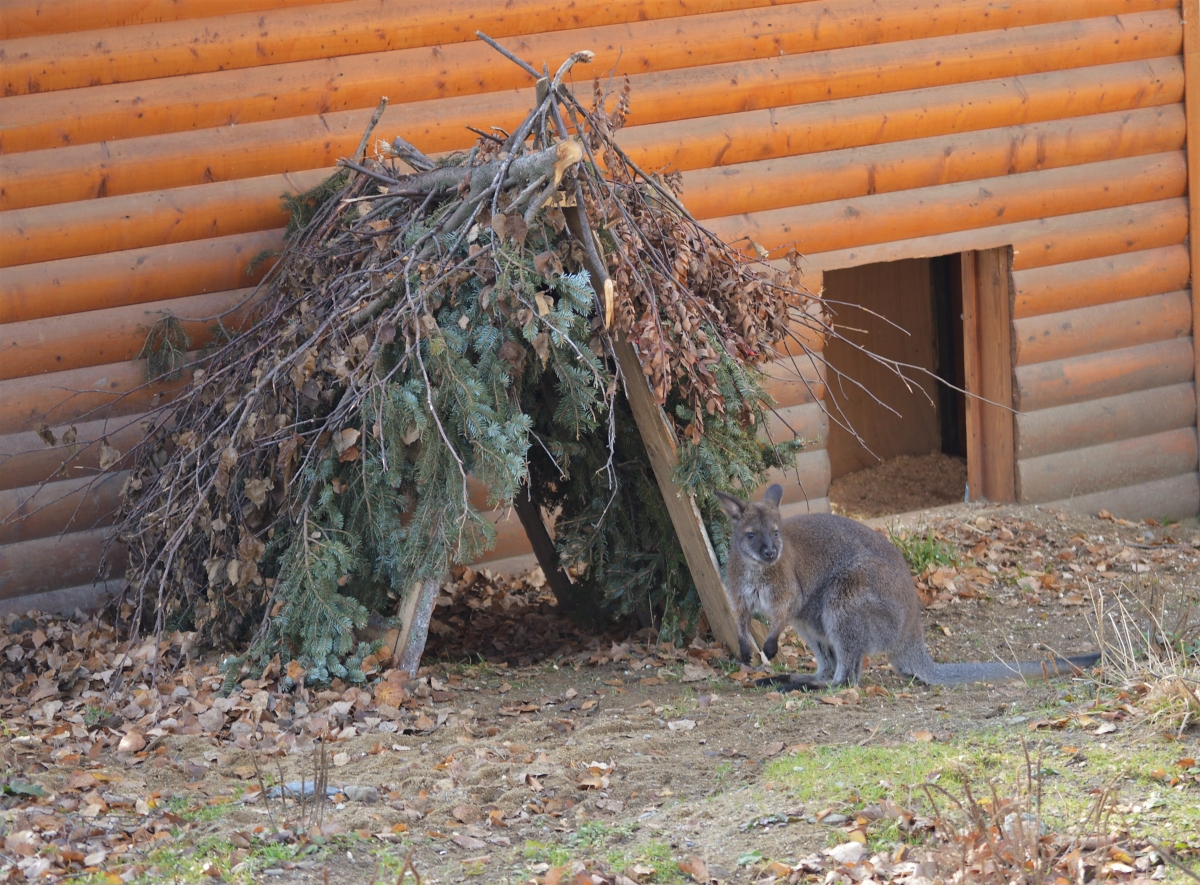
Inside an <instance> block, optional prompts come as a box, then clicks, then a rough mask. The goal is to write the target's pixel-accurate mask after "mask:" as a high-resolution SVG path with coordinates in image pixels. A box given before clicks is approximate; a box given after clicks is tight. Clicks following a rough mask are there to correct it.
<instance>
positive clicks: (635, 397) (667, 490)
mask: <svg viewBox="0 0 1200 885" xmlns="http://www.w3.org/2000/svg"><path fill="white" fill-rule="evenodd" d="M564 214H565V215H566V217H567V226H568V228H569V229H570V231H571V233H572V234H573V235H574V236H575V238H576V239H577V240H579V241H580V242H581V243H584V248H585V250H586V256H587V257H586V260H585V265H586V267H587V270H588V274H589V276H590V277H591V279H592V285H593V287H594V289H595V291H596V292H597V293H599V292H603V291H604V290H605V288H607V287H611V286H612V285H613V282H612V279H611V278H610V277H609V275H608V273H607V271H606V269H605V268H604V266H603V264H601V263H600V261H601V260H602V259H600V256H598V255H594V254H593V253H594V252H595V249H594V248H593V247H592V245H591V242H590V241H591V238H592V236H593V234H592V232H591V229H590V228H589V227H588V226H587V219H586V216H585V215H584V214H583V211H582V210H581V209H580V208H579V207H578V206H570V207H567V208H566V209H564ZM613 350H614V352H615V354H616V357H617V366H618V368H619V369H620V371H621V376H622V379H623V381H624V387H625V398H626V399H627V400H628V401H629V408H630V411H632V412H633V419H634V421H635V422H636V423H637V427H638V433H639V434H640V435H641V438H642V444H643V445H644V446H645V447H646V455H647V457H649V459H650V466H651V468H652V469H653V470H654V478H655V480H656V481H657V482H658V488H659V490H660V491H661V492H662V496H663V501H664V502H665V504H666V506H667V512H668V513H669V514H670V516H671V524H672V525H673V526H674V527H675V534H676V535H677V536H678V538H679V545H680V547H682V548H683V555H684V558H685V559H686V560H687V564H688V571H690V572H691V574H692V581H693V582H694V583H695V585H696V592H697V593H698V594H699V595H700V605H701V606H702V607H703V609H704V615H705V617H706V618H707V619H708V624H709V626H710V627H711V628H712V631H713V634H714V635H715V636H716V637H717V639H718V640H720V641H721V642H722V643H724V645H725V647H726V648H728V649H729V650H730V651H731V652H733V653H734V654H735V655H736V654H737V651H738V647H739V642H738V625H737V616H736V615H735V614H734V610H733V603H732V601H731V600H730V598H729V594H728V592H727V591H726V589H725V582H724V581H723V580H722V579H721V568H720V566H719V565H718V563H717V554H716V551H715V550H713V546H712V542H711V541H710V540H709V538H708V531H707V530H706V529H705V527H704V519H703V518H702V517H701V515H700V508H698V507H697V506H696V501H695V499H694V498H692V496H691V495H688V494H685V493H684V491H683V489H681V488H680V487H679V486H678V485H677V484H676V483H675V480H674V478H673V474H674V472H675V467H676V465H677V464H678V463H679V456H678V449H679V444H678V442H677V441H676V438H675V431H674V429H673V428H672V427H671V424H670V422H669V421H668V419H667V415H666V413H665V412H664V411H663V408H662V406H660V405H659V404H658V403H657V402H655V400H654V394H653V393H652V392H651V390H650V384H649V383H648V382H647V381H646V376H645V374H644V373H643V372H642V363H641V360H639V359H638V355H637V351H636V350H635V349H634V346H633V345H632V344H631V343H630V342H628V341H625V340H623V339H620V340H616V341H614V342H613ZM756 641H761V640H758V638H757V637H754V638H752V640H751V644H752V645H753V644H755V642H756ZM754 651H755V652H758V649H757V648H755V649H754Z"/></svg>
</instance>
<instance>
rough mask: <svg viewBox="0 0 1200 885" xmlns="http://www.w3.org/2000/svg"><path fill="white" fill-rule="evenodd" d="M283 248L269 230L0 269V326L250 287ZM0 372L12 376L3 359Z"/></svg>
mask: <svg viewBox="0 0 1200 885" xmlns="http://www.w3.org/2000/svg"><path fill="white" fill-rule="evenodd" d="M282 248H283V231H282V230H269V231H260V232H257V233H249V234H238V235H236V236H231V237H214V238H213V239H209V240H194V241H192V242H188V243H176V244H172V245H167V246H153V247H151V248H148V249H135V250H132V251H128V252H113V253H109V254H106V255H88V256H85V257H83V258H64V259H62V260H61V261H47V262H44V263H41V264H26V265H21V266H20V267H9V268H4V269H3V270H0V292H4V295H5V298H4V300H3V301H0V323H17V322H21V321H24V320H31V319H38V318H41V317H52V316H62V315H64V314H72V313H82V312H83V311H89V310H100V309H103V308H111V307H116V306H119V305H127V304H142V303H145V302H147V301H156V300H159V299H161V298H162V296H163V294H164V293H166V292H171V293H176V294H177V296H184V295H196V294H200V293H203V292H221V291H226V290H231V289H237V288H240V287H242V286H252V285H253V284H255V283H257V282H258V281H259V280H260V279H261V278H262V277H263V276H264V275H265V274H266V272H267V271H268V270H269V269H270V268H271V265H272V264H273V263H274V262H273V261H272V260H271V259H269V258H268V259H266V260H263V259H262V255H263V253H264V252H266V253H277V252H279V251H281V250H282ZM256 260H257V264H256V265H255V266H254V267H253V271H252V272H249V271H251V264H252V263H253V262H255V261H256ZM6 359H7V358H6ZM0 377H11V376H9V375H8V374H7V370H6V369H5V367H4V365H3V363H0Z"/></svg>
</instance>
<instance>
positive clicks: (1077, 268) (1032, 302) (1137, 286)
mask: <svg viewBox="0 0 1200 885" xmlns="http://www.w3.org/2000/svg"><path fill="white" fill-rule="evenodd" d="M1190 279H1191V262H1190V258H1189V255H1188V248H1187V247H1186V246H1184V245H1178V246H1162V247H1160V248H1158V249H1147V250H1145V251H1142V252H1126V253H1124V254H1123V255H1114V256H1108V257H1105V258H1092V259H1089V260H1087V261H1071V262H1067V263H1065V264H1055V265H1051V266H1049V267H1038V268H1032V269H1030V270H1022V271H1016V272H1014V273H1013V275H1012V284H1013V291H1014V295H1015V300H1014V301H1013V317H1014V318H1016V319H1021V318H1024V317H1033V316H1038V315H1040V314H1046V313H1057V312H1059V311H1063V310H1074V309H1076V308H1080V307H1090V306H1092V305H1096V304H1108V303H1111V302H1114V301H1125V300H1127V299H1130V298H1140V297H1142V296H1144V295H1157V294H1159V293H1162V292H1171V291H1173V290H1175V289H1183V288H1186V287H1187V285H1188V282H1189V280H1190Z"/></svg>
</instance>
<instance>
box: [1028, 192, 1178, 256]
mask: <svg viewBox="0 0 1200 885" xmlns="http://www.w3.org/2000/svg"><path fill="white" fill-rule="evenodd" d="M1034 224H1035V225H1036V226H1035V227H1030V228H1029V229H1028V230H1021V231H1015V230H1014V231H1013V232H1012V238H1011V240H1010V242H1011V243H1012V246H1013V271H1014V272H1015V271H1022V270H1029V269H1031V268H1035V267H1046V266H1048V265H1051V264H1065V263H1066V262H1069V261H1085V260H1087V259H1089V258H1101V257H1103V256H1107V255H1123V254H1126V253H1128V252H1139V251H1143V250H1146V249H1157V248H1159V247H1161V246H1173V245H1175V244H1177V243H1182V242H1183V241H1184V239H1185V238H1186V237H1187V200H1184V199H1178V198H1177V199H1173V200H1163V201H1162V202H1159V203H1145V204H1142V205H1136V206H1123V207H1121V208H1119V209H1107V210H1102V211H1100V212H1090V213H1086V214H1083V213H1081V214H1079V215H1071V216H1063V217H1060V218H1044V219H1039V220H1037V221H1036V222H1034Z"/></svg>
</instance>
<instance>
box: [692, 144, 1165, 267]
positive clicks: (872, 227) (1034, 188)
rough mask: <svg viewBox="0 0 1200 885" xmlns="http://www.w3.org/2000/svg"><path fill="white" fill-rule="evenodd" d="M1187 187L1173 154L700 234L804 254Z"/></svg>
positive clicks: (944, 188)
mask: <svg viewBox="0 0 1200 885" xmlns="http://www.w3.org/2000/svg"><path fill="white" fill-rule="evenodd" d="M1186 186H1187V163H1186V160H1185V158H1184V156H1183V154H1182V153H1178V152H1176V153H1169V154H1152V155H1150V156H1147V157H1132V158H1129V159H1123V160H1110V161H1108V162H1105V163H1089V164H1087V165H1085V166H1071V167H1067V168H1063V169H1049V170H1046V171H1044V172H1024V173H1020V174H1018V175H1009V176H1004V177H1001V178H989V179H984V180H982V181H971V182H961V183H957V184H944V185H939V186H937V187H931V188H922V189H921V190H919V191H900V192H899V193H894V194H875V195H873V196H868V197H859V198H854V199H850V200H836V201H833V202H829V203H816V204H813V205H811V206H801V207H796V208H788V209H775V210H772V211H769V212H755V213H750V214H747V215H733V216H726V217H723V218H714V219H709V220H708V221H707V222H706V226H707V227H708V228H709V229H710V230H711V231H713V232H714V233H715V234H716V235H717V236H719V237H721V238H722V239H724V240H726V241H733V240H737V239H739V238H741V237H747V236H748V237H750V238H752V239H753V240H754V241H756V242H758V243H760V244H762V245H763V246H764V247H766V248H767V249H781V250H782V249H787V248H791V247H793V246H794V247H795V248H797V249H798V250H800V251H801V252H804V253H808V254H811V253H817V252H828V251H833V250H835V249H848V248H851V247H854V246H864V245H869V244H871V243H886V242H891V241H895V240H900V239H904V238H906V237H917V236H932V235H935V234H942V233H950V232H953V231H962V230H974V229H978V228H983V227H991V226H993V225H997V224H1000V223H1001V222H1015V221H1026V220H1030V219H1034V218H1045V217H1047V216H1055V215H1066V214H1068V213H1073V212H1087V211H1092V210H1096V209H1108V208H1113V207H1115V206H1121V205H1125V204H1129V203H1147V202H1151V201H1154V200H1163V199H1167V198H1169V197H1178V196H1182V195H1183V193H1184V192H1185V189H1186Z"/></svg>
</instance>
